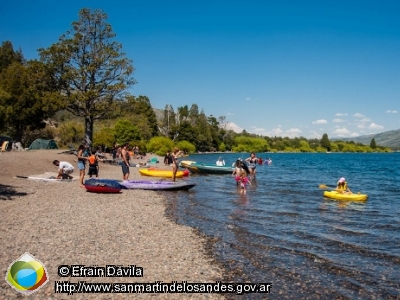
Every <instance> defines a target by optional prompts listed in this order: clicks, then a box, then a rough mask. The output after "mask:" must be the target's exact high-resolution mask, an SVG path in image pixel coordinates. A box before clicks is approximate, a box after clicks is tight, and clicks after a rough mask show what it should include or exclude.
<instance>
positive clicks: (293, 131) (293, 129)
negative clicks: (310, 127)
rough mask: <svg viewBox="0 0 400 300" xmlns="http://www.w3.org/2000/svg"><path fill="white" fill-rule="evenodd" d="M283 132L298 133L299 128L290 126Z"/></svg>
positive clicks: (299, 131)
mask: <svg viewBox="0 0 400 300" xmlns="http://www.w3.org/2000/svg"><path fill="white" fill-rule="evenodd" d="M285 132H286V133H289V134H299V133H301V130H300V129H298V128H290V129H289V130H286V131H285Z"/></svg>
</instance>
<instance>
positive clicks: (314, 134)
mask: <svg viewBox="0 0 400 300" xmlns="http://www.w3.org/2000/svg"><path fill="white" fill-rule="evenodd" d="M309 138H310V139H320V138H322V134H321V133H319V132H317V131H314V130H312V131H310V136H309Z"/></svg>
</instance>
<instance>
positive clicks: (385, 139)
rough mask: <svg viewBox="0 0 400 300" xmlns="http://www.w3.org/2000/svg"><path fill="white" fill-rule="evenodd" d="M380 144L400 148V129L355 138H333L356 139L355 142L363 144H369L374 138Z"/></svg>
mask: <svg viewBox="0 0 400 300" xmlns="http://www.w3.org/2000/svg"><path fill="white" fill-rule="evenodd" d="M373 138H374V139H375V142H376V144H377V145H379V146H383V147H389V148H392V149H396V150H397V149H400V129H397V130H390V131H384V132H381V133H377V134H368V135H362V136H358V137H353V138H340V139H339V138H333V139H332V140H342V141H354V142H355V143H361V144H363V145H369V144H370V143H371V140H372V139H373Z"/></svg>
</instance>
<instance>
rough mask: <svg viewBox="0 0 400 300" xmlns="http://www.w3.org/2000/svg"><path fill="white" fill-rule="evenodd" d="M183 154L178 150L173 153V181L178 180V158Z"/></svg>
mask: <svg viewBox="0 0 400 300" xmlns="http://www.w3.org/2000/svg"><path fill="white" fill-rule="evenodd" d="M181 154H182V151H180V150H179V149H178V148H174V151H172V155H171V156H172V181H175V180H176V172H178V167H179V166H178V158H179V156H180V155H181Z"/></svg>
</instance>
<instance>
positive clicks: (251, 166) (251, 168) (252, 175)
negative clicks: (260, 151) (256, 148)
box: [246, 152, 258, 179]
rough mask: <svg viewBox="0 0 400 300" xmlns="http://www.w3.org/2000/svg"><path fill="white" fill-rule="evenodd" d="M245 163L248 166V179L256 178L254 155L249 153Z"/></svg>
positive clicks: (255, 159) (255, 158)
mask: <svg viewBox="0 0 400 300" xmlns="http://www.w3.org/2000/svg"><path fill="white" fill-rule="evenodd" d="M246 162H247V163H248V164H249V172H250V178H251V179H254V178H255V177H256V166H257V162H258V160H257V157H256V154H255V153H254V152H251V154H250V157H248V158H246Z"/></svg>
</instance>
